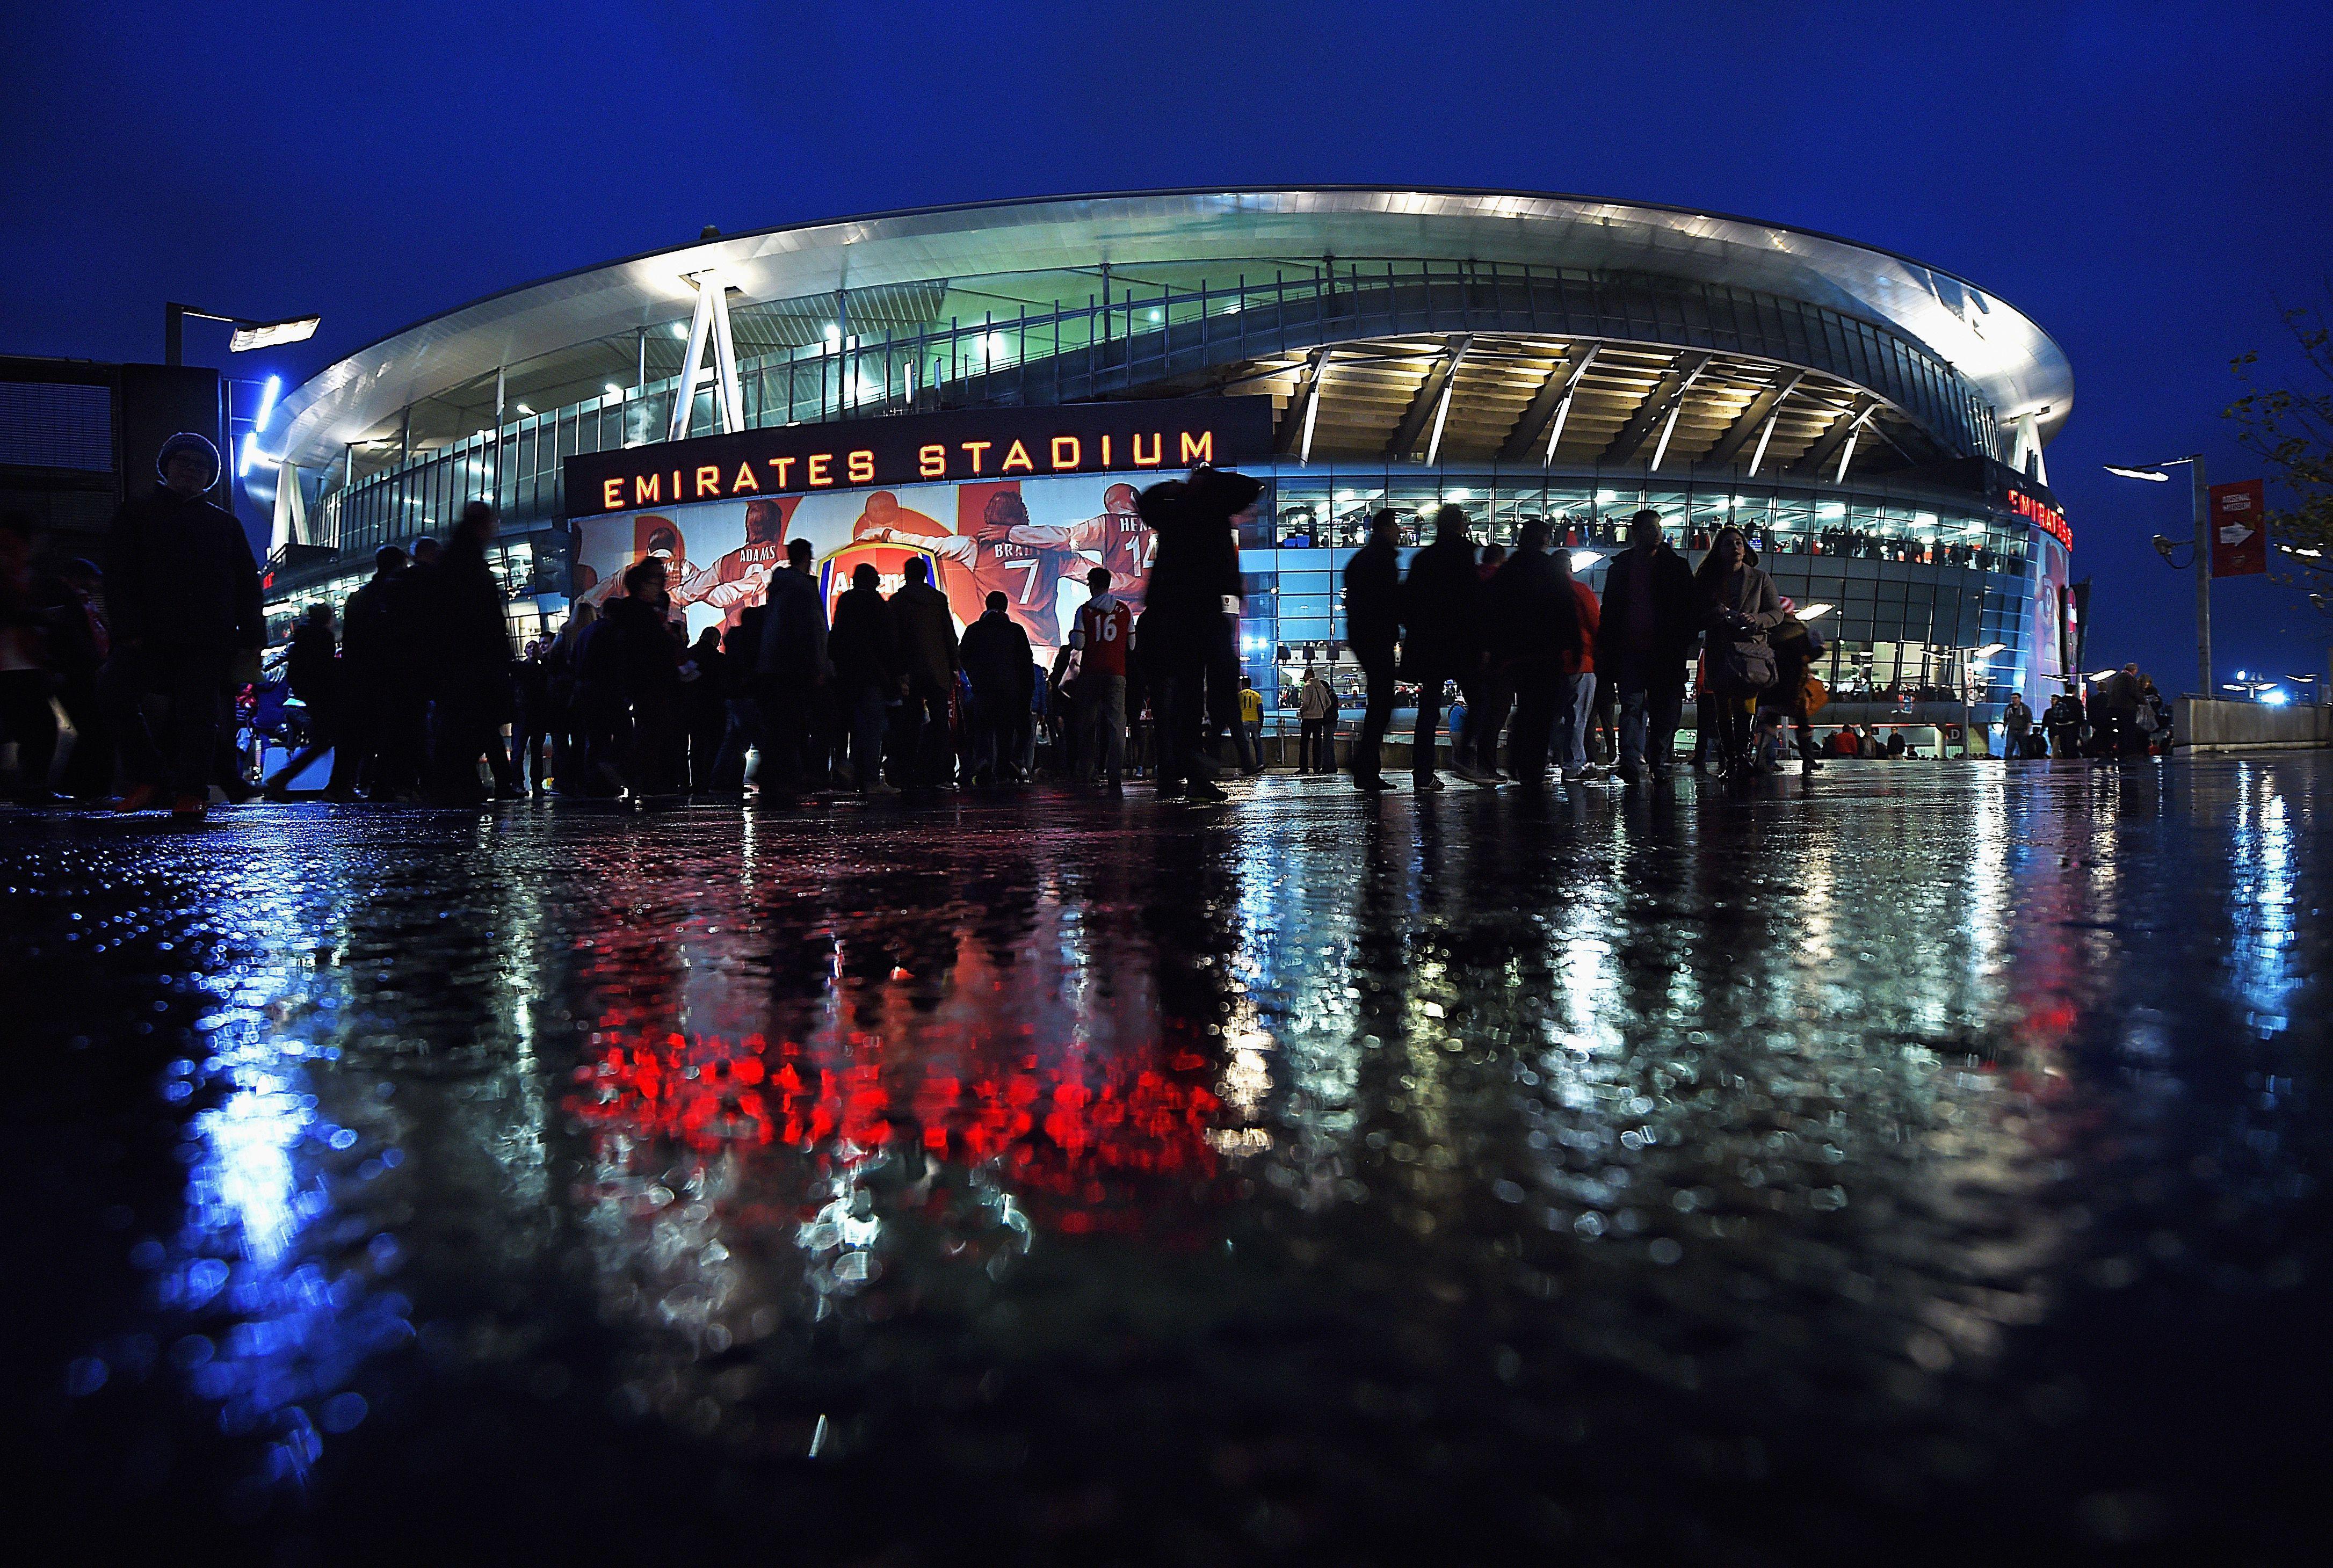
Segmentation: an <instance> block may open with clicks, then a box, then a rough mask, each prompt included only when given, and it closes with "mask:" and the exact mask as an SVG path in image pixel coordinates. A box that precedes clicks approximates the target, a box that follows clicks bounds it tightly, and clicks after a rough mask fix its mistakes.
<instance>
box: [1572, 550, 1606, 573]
mask: <svg viewBox="0 0 2333 1568" xmlns="http://www.w3.org/2000/svg"><path fill="white" fill-rule="evenodd" d="M1602 559H1604V553H1603V551H1601V550H1573V551H1572V552H1571V569H1572V570H1573V571H1574V572H1583V571H1586V570H1587V569H1589V567H1591V566H1594V565H1595V564H1596V563H1597V562H1598V561H1599V560H1602Z"/></svg>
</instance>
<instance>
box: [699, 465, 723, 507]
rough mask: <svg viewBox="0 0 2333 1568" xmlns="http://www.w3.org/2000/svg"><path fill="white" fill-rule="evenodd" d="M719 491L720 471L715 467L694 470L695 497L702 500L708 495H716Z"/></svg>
mask: <svg viewBox="0 0 2333 1568" xmlns="http://www.w3.org/2000/svg"><path fill="white" fill-rule="evenodd" d="M720 493H721V471H720V470H719V469H717V468H700V469H698V470H697V471H696V499H697V500H699V501H702V500H704V499H705V498H706V496H708V495H718V494H720Z"/></svg>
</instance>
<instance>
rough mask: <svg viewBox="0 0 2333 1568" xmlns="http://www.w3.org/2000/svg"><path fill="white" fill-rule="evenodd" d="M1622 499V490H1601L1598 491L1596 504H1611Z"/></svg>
mask: <svg viewBox="0 0 2333 1568" xmlns="http://www.w3.org/2000/svg"><path fill="white" fill-rule="evenodd" d="M1620 499H1621V495H1620V492H1618V491H1617V490H1599V491H1598V492H1596V504H1597V505H1599V506H1609V505H1611V504H1612V503H1613V502H1616V501H1618V500H1620Z"/></svg>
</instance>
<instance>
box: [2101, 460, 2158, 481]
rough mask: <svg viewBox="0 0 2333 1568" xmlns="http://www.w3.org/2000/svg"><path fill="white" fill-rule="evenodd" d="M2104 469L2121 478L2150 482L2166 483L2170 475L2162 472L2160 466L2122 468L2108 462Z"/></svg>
mask: <svg viewBox="0 0 2333 1568" xmlns="http://www.w3.org/2000/svg"><path fill="white" fill-rule="evenodd" d="M2106 470H2107V473H2112V474H2115V475H2117V476H2118V477H2120V478H2123V479H2144V480H2146V482H2147V483H2150V484H2168V483H2170V482H2171V475H2169V474H2167V473H2164V472H2163V470H2161V469H2160V468H2124V467H2121V466H2120V465H2118V464H2112V463H2109V464H2107V465H2106Z"/></svg>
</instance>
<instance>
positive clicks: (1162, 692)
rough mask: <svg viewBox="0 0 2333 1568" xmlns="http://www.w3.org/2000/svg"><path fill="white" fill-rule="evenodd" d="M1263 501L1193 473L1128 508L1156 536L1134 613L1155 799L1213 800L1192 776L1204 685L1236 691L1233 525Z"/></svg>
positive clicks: (1237, 590)
mask: <svg viewBox="0 0 2333 1568" xmlns="http://www.w3.org/2000/svg"><path fill="white" fill-rule="evenodd" d="M1261 494H1263V483H1261V482H1260V481H1257V480H1254V479H1251V478H1250V477H1248V476H1247V475H1246V474H1244V473H1235V472H1234V471H1232V470H1228V469H1215V468H1206V467H1200V468H1195V469H1193V470H1192V471H1191V473H1190V477H1189V478H1188V479H1185V480H1167V481H1165V482H1164V483H1158V484H1154V485H1152V486H1151V487H1150V488H1149V489H1147V490H1146V491H1144V492H1142V494H1141V496H1140V497H1139V498H1138V501H1137V503H1136V504H1137V507H1138V510H1139V512H1140V513H1141V516H1142V521H1144V522H1146V523H1147V524H1149V526H1150V529H1151V531H1152V532H1154V533H1155V534H1157V539H1158V553H1157V557H1156V559H1154V561H1153V563H1152V566H1151V570H1150V587H1149V594H1148V598H1147V600H1146V602H1145V606H1144V608H1143V612H1142V623H1141V631H1140V646H1141V651H1142V674H1143V680H1144V682H1145V684H1147V686H1148V688H1149V690H1150V692H1151V695H1152V703H1153V705H1154V707H1155V709H1156V711H1157V715H1158V793H1159V795H1160V796H1161V797H1162V798H1168V799H1172V798H1176V797H1178V796H1182V795H1185V794H1186V793H1187V794H1188V796H1189V798H1192V799H1194V800H1221V799H1224V798H1226V797H1225V796H1224V792H1223V791H1222V790H1220V789H1216V788H1215V784H1214V783H1213V782H1212V781H1211V780H1209V779H1207V778H1206V777H1205V775H1204V774H1203V773H1201V772H1200V770H1199V766H1198V750H1199V740H1200V735H1201V731H1202V727H1203V726H1204V724H1205V690H1206V684H1207V683H1208V681H1209V680H1210V679H1214V680H1215V681H1216V682H1218V689H1219V690H1221V691H1222V692H1223V693H1224V695H1225V697H1226V698H1228V697H1230V695H1231V693H1233V692H1234V690H1235V689H1236V687H1235V684H1233V683H1236V681H1237V679H1238V670H1239V650H1238V646H1237V643H1236V640H1235V639H1236V636H1237V633H1236V631H1235V626H1236V625H1237V620H1238V616H1239V607H1240V600H1241V596H1242V593H1243V588H1242V584H1241V582H1240V570H1239V544H1238V540H1237V535H1236V532H1235V528H1236V524H1235V523H1234V519H1235V518H1237V517H1238V515H1239V514H1240V513H1241V512H1245V511H1246V510H1247V509H1248V508H1249V507H1251V506H1253V504H1255V500H1256V497H1257V496H1259V495H1261Z"/></svg>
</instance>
